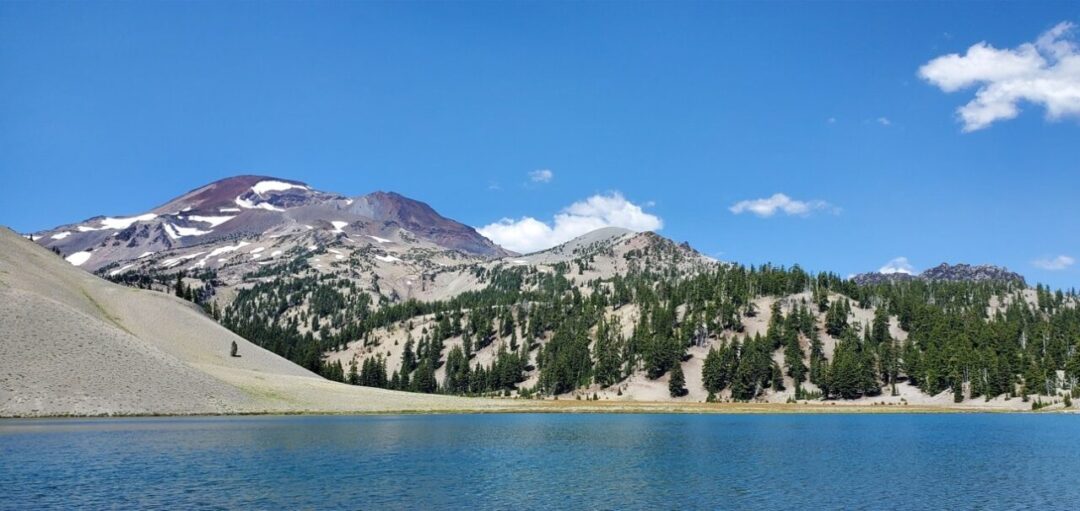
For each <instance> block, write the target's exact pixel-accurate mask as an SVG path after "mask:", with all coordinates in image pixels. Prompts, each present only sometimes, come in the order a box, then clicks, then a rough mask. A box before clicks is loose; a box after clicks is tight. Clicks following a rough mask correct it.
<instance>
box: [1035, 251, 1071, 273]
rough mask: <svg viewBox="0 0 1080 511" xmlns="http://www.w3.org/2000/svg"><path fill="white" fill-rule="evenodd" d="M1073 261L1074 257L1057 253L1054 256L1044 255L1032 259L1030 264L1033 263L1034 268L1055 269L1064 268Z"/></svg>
mask: <svg viewBox="0 0 1080 511" xmlns="http://www.w3.org/2000/svg"><path fill="white" fill-rule="evenodd" d="M1075 263H1076V259H1073V258H1072V257H1069V256H1067V255H1059V256H1056V257H1045V258H1042V259H1036V260H1035V261H1032V263H1031V264H1034V265H1035V267H1036V268H1039V269H1042V270H1051V271H1057V270H1064V269H1065V268H1068V267H1070V266H1072V265H1073V264H1075Z"/></svg>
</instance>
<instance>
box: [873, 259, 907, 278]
mask: <svg viewBox="0 0 1080 511" xmlns="http://www.w3.org/2000/svg"><path fill="white" fill-rule="evenodd" d="M878 273H888V274H892V273H906V274H908V275H914V274H915V267H914V266H912V265H911V263H910V262H908V260H907V258H906V257H897V258H895V259H893V260H891V261H889V262H887V263H885V266H882V267H881V268H878Z"/></svg>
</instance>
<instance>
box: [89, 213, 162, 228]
mask: <svg viewBox="0 0 1080 511" xmlns="http://www.w3.org/2000/svg"><path fill="white" fill-rule="evenodd" d="M155 218H157V215H155V214H153V213H147V214H145V215H139V216H130V217H127V218H112V217H106V218H105V219H104V220H102V221H101V228H102V229H116V230H121V229H127V228H128V227H131V224H133V223H135V222H148V221H150V220H153V219H155Z"/></svg>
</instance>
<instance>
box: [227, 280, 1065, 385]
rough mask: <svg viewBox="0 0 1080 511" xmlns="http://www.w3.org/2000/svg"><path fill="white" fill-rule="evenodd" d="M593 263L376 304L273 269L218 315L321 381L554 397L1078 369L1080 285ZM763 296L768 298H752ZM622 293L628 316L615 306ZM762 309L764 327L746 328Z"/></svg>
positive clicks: (972, 381)
mask: <svg viewBox="0 0 1080 511" xmlns="http://www.w3.org/2000/svg"><path fill="white" fill-rule="evenodd" d="M588 264H589V262H588V261H587V260H585V259H582V260H576V261H573V262H570V263H568V264H560V265H556V266H555V271H541V270H538V269H537V268H535V267H531V266H518V267H514V266H496V267H494V268H484V267H477V268H476V269H475V270H474V271H475V272H476V274H477V276H478V277H479V278H480V279H481V280H482V281H483V282H485V284H486V287H484V288H483V289H481V290H478V291H469V292H465V293H462V294H460V295H457V296H455V297H454V298H452V299H449V300H443V301H434V302H417V301H404V302H400V303H390V302H387V301H385V300H384V301H382V303H374V301H373V300H372V298H371V295H370V294H369V293H367V292H364V290H360V289H358V288H357V287H356V285H355V283H354V282H353V281H350V280H348V279H344V278H338V277H334V276H332V275H325V274H322V275H320V274H318V273H317V272H310V271H309V272H305V271H299V272H298V271H297V268H289V269H288V271H285V270H284V269H283V270H282V271H280V272H279V273H278V274H277V275H274V274H273V272H270V271H268V270H264V273H265V274H266V276H267V278H265V279H263V281H262V282H260V283H258V284H255V285H254V286H251V287H250V288H246V289H243V290H241V291H239V293H238V294H237V295H236V298H235V299H234V300H233V302H232V303H231V305H229V306H228V307H226V308H225V309H224V311H223V312H222V314H221V321H222V323H223V324H224V325H225V326H227V327H228V328H230V329H232V330H233V331H235V332H237V333H238V334H240V335H242V336H244V337H245V338H247V339H249V340H252V341H253V342H256V343H259V344H260V345H262V346H264V347H266V348H268V349H271V350H272V351H274V352H276V353H279V354H281V355H283V356H285V357H287V358H289V359H290V360H293V361H295V362H297V363H299V364H301V365H303V366H304V367H307V368H308V369H311V370H313V371H317V372H320V373H321V374H323V375H324V376H326V377H328V378H333V379H337V380H341V381H346V382H349V383H355V384H361V385H369V386H376V387H385V388H392V389H399V390H409V391H416V392H444V393H450V394H467V395H485V394H502V395H511V394H515V395H520V396H533V395H541V396H551V395H561V394H566V393H568V392H574V391H578V390H582V389H586V388H589V387H592V388H597V387H599V388H604V387H609V386H613V385H617V384H618V383H619V382H622V381H624V380H626V379H627V378H629V377H631V376H632V375H634V374H639V373H640V374H644V375H645V376H646V377H647V378H650V379H659V378H665V379H666V380H668V382H669V387H670V394H671V396H673V397H678V396H681V395H684V394H685V393H686V386H692V385H697V386H699V388H700V387H704V389H705V390H707V392H708V399H710V400H711V399H724V400H728V399H730V400H740V401H746V400H755V399H759V398H761V397H762V396H764V395H766V394H767V393H770V392H780V391H789V392H790V394H791V398H792V399H852V398H859V397H864V396H875V395H879V394H882V393H886V394H888V393H893V392H895V391H896V387H897V385H898V383H900V382H906V383H907V384H910V385H916V386H917V387H918V388H919V389H920V390H921V391H922V392H924V393H926V394H930V395H935V394H938V393H941V392H943V391H951V392H952V393H953V395H954V397H955V399H956V400H957V401H960V400H963V399H971V398H977V397H985V398H987V399H989V398H991V397H996V396H1002V395H1004V396H1009V397H1019V398H1021V399H1025V400H1026V399H1028V396H1036V395H1043V396H1056V395H1058V394H1064V396H1063V398H1064V399H1069V398H1070V397H1072V396H1071V395H1072V394H1073V393H1074V392H1075V391H1076V389H1077V385H1076V382H1077V379H1078V378H1080V354H1078V349H1077V348H1078V345H1080V312H1078V309H1077V296H1076V293H1075V291H1070V292H1062V291H1050V290H1049V289H1047V288H1044V287H1042V286H1037V287H1036V288H1034V289H1030V288H1025V287H1024V285H1023V284H1022V283H1020V282H1015V281H1007V282H994V281H991V282H930V281H921V280H913V281H898V282H885V283H879V284H873V285H857V284H855V283H854V282H853V281H850V280H845V279H842V278H840V277H838V276H836V275H834V274H829V273H823V274H817V275H812V274H809V273H807V272H805V271H803V270H802V269H800V268H799V267H797V266H796V267H792V268H783V267H775V266H771V265H765V266H760V267H753V266H750V267H744V266H740V265H727V264H717V265H715V266H713V267H712V268H711V269H710V270H707V271H699V272H695V273H693V274H689V275H686V274H682V273H679V272H673V271H663V270H662V269H660V270H657V269H655V268H649V267H646V269H643V270H641V271H636V272H633V273H630V274H627V275H616V276H614V277H612V278H606V279H592V280H587V281H582V280H578V279H580V277H579V276H578V274H579V273H580V272H579V271H578V272H575V271H574V270H575V268H579V269H580V268H582V267H587V265H588ZM762 299H769V300H770V301H771V303H772V306H771V307H768V308H765V310H759V306H758V303H759V302H762ZM626 307H630V308H633V310H634V311H635V314H634V317H636V321H634V322H633V324H632V325H629V324H628V325H623V324H621V323H620V318H619V314H616V312H617V311H620V310H622V309H623V308H626ZM856 316H861V317H865V318H869V319H868V320H864V321H858V320H856V319H855V318H856ZM766 317H767V318H768V319H767V321H768V325H767V328H766V329H765V331H763V332H762V331H758V332H753V333H751V332H750V331H749V330H747V329H746V328H745V325H744V323H745V322H747V321H749V320H751V319H752V318H766ZM421 318H431V320H432V326H431V327H425V329H424V330H423V332H422V333H421V335H419V336H418V338H415V339H414V338H412V337H411V336H410V338H409V339H407V340H406V341H405V345H404V348H403V353H402V356H401V361H400V364H395V365H394V366H391V367H388V365H389V364H388V362H387V360H386V359H385V358H384V357H383V356H381V355H375V356H371V357H365V358H363V359H362V360H354V361H353V362H352V363H348V364H342V363H341V362H340V361H339V362H337V363H326V362H325V358H324V355H325V354H327V353H333V352H336V351H338V350H343V349H347V348H348V347H350V346H353V345H355V343H361V345H362V346H371V347H376V346H379V345H380V343H381V339H380V338H379V332H384V331H386V329H387V328H394V327H395V325H398V326H401V325H407V324H411V323H412V322H413V321H416V320H420V319H421ZM624 327H625V328H624ZM626 331H628V333H625V334H624V332H626ZM894 334H895V335H894ZM451 340H454V342H453V346H452V347H449V348H448V347H447V346H448V345H449V344H450V342H451ZM458 340H459V341H460V342H458ZM691 347H703V348H708V351H707V355H705V356H704V360H703V367H702V370H701V381H685V376H684V374H683V367H682V363H683V362H685V361H686V360H687V359H688V358H689V357H691V356H692V355H691V354H690V353H689V349H690V348H691ZM485 348H487V349H495V350H496V351H495V354H494V355H493V356H492V357H488V358H489V359H490V360H489V361H488V362H486V363H481V361H479V360H478V357H476V353H477V352H479V351H480V350H484V349H485ZM371 351H372V353H375V352H378V350H377V349H372V350H371ZM440 368H442V369H444V371H443V374H444V375H445V376H443V377H442V378H441V380H440V379H439V378H437V377H436V371H438V370H440ZM530 376H534V377H532V378H530ZM579 395H580V394H579ZM586 397H588V394H586Z"/></svg>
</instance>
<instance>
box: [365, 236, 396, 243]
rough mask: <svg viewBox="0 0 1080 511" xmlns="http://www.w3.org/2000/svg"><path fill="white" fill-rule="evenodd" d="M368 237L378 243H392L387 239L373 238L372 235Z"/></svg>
mask: <svg viewBox="0 0 1080 511" xmlns="http://www.w3.org/2000/svg"><path fill="white" fill-rule="evenodd" d="M368 237H369V238H371V239H373V240H375V241H376V242H378V243H391V241H390V240H388V239H386V238H380V237H378V236H372V235H370V234H369V235H368Z"/></svg>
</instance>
